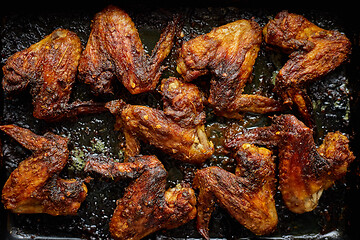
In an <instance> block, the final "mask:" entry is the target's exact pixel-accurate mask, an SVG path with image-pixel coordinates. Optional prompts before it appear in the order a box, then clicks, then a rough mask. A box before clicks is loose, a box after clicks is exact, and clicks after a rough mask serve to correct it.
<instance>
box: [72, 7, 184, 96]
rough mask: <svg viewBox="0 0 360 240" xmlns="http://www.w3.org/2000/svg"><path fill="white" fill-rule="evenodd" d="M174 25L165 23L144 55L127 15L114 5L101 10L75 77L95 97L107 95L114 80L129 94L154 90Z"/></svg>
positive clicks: (174, 31)
mask: <svg viewBox="0 0 360 240" xmlns="http://www.w3.org/2000/svg"><path fill="white" fill-rule="evenodd" d="M177 25H178V20H173V21H171V22H170V23H169V25H168V26H167V27H166V28H165V29H164V30H163V32H162V34H161V36H160V39H159V41H158V43H157V44H156V46H155V48H154V50H153V52H152V55H151V56H148V55H147V54H146V53H145V50H144V48H143V45H142V43H141V40H140V37H139V33H138V31H137V29H136V27H135V24H134V23H133V21H132V20H131V18H130V16H129V15H128V14H127V13H126V12H124V11H123V10H121V9H119V8H117V7H115V6H109V7H107V8H105V9H104V10H102V11H101V12H99V13H97V14H96V16H95V18H94V20H93V23H92V26H91V27H92V29H91V33H90V37H89V40H88V43H87V45H86V48H85V50H84V52H83V54H82V56H81V59H80V65H79V77H80V78H81V79H82V80H83V81H84V82H85V83H87V84H90V87H91V88H92V90H93V92H94V93H95V94H104V93H111V92H112V81H113V80H115V78H118V79H119V81H121V82H122V83H123V84H124V86H125V87H126V88H127V89H128V90H129V91H130V92H131V93H132V94H138V93H142V92H147V91H150V90H154V89H155V87H156V84H157V83H158V81H159V78H160V75H161V72H162V70H163V69H164V68H163V67H162V66H161V63H162V61H163V60H164V59H165V58H166V56H167V55H168V54H169V53H170V50H171V48H172V46H173V43H174V37H175V35H176V33H177Z"/></svg>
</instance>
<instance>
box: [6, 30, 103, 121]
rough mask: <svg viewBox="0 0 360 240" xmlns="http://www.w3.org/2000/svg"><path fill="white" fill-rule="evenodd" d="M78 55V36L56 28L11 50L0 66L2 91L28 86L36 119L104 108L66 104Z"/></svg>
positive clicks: (55, 118) (59, 117)
mask: <svg viewBox="0 0 360 240" xmlns="http://www.w3.org/2000/svg"><path fill="white" fill-rule="evenodd" d="M80 54H81V43H80V39H79V37H78V36H77V35H76V34H75V33H74V32H71V31H69V30H66V29H56V30H55V31H53V32H52V33H51V34H50V35H48V36H46V37H45V38H44V39H42V40H41V41H39V42H38V43H35V44H33V45H31V46H30V47H29V48H27V49H25V50H22V51H20V52H17V53H15V54H14V55H12V56H11V57H9V58H8V60H7V61H6V63H5V65H4V66H3V68H2V69H3V72H4V77H3V80H2V84H3V89H4V92H5V93H6V94H12V93H17V92H19V91H22V90H24V89H25V88H26V87H27V86H29V87H30V93H31V95H32V98H33V106H34V111H33V115H34V117H36V118H39V119H44V120H46V121H57V120H61V119H64V118H71V117H74V116H76V115H78V114H86V113H98V112H103V111H106V110H107V109H106V108H105V107H104V104H102V103H94V102H92V101H86V102H80V101H75V102H72V103H69V99H70V94H71V90H72V87H73V85H74V83H75V79H76V73H77V67H78V65H79V58H80Z"/></svg>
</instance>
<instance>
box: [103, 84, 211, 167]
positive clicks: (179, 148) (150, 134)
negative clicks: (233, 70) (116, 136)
mask: <svg viewBox="0 0 360 240" xmlns="http://www.w3.org/2000/svg"><path fill="white" fill-rule="evenodd" d="M161 91H162V94H163V99H164V111H162V110H158V109H154V108H150V107H146V106H139V105H129V104H125V103H124V102H123V101H122V100H115V101H112V102H109V103H107V104H106V107H108V108H109V110H110V112H111V113H113V114H114V115H115V116H116V118H117V126H116V127H115V129H116V130H119V129H120V128H123V130H124V133H125V138H126V151H125V152H126V155H127V156H136V155H138V154H139V153H140V144H139V140H142V141H144V142H146V143H149V144H151V145H154V146H155V147H157V148H159V149H161V150H162V151H164V152H166V153H168V154H170V155H172V156H173V157H174V158H176V159H178V160H181V161H185V162H189V163H202V162H204V161H205V160H206V159H208V158H209V157H210V156H211V155H212V153H213V152H214V146H213V144H212V142H211V141H209V140H208V138H207V136H206V133H205V127H204V122H205V113H204V110H203V103H202V96H201V93H200V91H199V89H198V88H197V87H196V86H195V85H193V84H191V83H182V82H181V81H179V80H178V79H177V78H168V79H164V80H163V81H162V84H161Z"/></svg>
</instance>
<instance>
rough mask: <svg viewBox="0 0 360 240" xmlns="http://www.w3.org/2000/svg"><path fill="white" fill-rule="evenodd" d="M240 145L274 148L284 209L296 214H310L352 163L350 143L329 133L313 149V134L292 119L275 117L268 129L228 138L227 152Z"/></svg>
mask: <svg viewBox="0 0 360 240" xmlns="http://www.w3.org/2000/svg"><path fill="white" fill-rule="evenodd" d="M243 143H254V144H260V145H265V146H269V147H270V146H277V147H278V149H279V185H280V191H281V194H282V197H283V200H284V202H285V204H286V206H287V207H288V208H289V209H290V210H291V211H293V212H295V213H304V212H309V211H312V210H313V209H314V208H315V207H316V206H317V205H318V201H319V198H320V196H321V194H322V192H323V190H325V189H327V188H329V187H331V186H332V185H333V183H334V182H335V181H336V180H338V179H340V178H342V177H343V176H344V175H345V174H346V171H347V168H348V165H349V164H350V163H351V162H352V161H353V160H354V159H355V157H354V155H353V153H352V152H351V151H350V149H349V140H348V139H347V137H345V136H344V135H342V134H341V133H340V132H330V133H328V134H327V135H326V137H325V139H324V141H323V143H322V144H321V145H320V146H319V147H318V148H316V146H315V142H314V138H313V131H312V130H311V129H310V128H308V127H307V126H305V124H304V123H302V122H301V121H299V120H298V119H297V118H296V117H294V116H293V115H281V116H278V117H274V119H273V124H272V125H271V126H269V127H259V128H255V129H251V130H248V131H246V132H244V133H240V134H235V135H232V136H229V137H228V138H227V140H226V146H227V147H228V148H235V149H236V148H238V147H239V146H241V145H242V144H243Z"/></svg>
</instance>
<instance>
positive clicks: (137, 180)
mask: <svg viewBox="0 0 360 240" xmlns="http://www.w3.org/2000/svg"><path fill="white" fill-rule="evenodd" d="M85 170H86V171H94V172H97V173H99V174H102V175H103V176H105V177H108V178H113V179H116V180H117V179H123V178H131V179H133V182H132V183H131V184H130V185H129V186H128V187H127V188H126V190H125V194H124V196H123V197H122V198H121V199H119V200H118V201H117V207H116V209H115V211H114V214H113V216H112V218H111V222H110V232H111V235H112V236H113V237H114V238H115V239H133V240H135V239H141V238H143V237H145V236H147V235H149V234H151V233H153V232H156V231H158V230H160V229H171V228H176V227H179V226H180V225H183V224H185V223H187V222H188V221H190V220H192V219H194V218H195V216H196V208H195V205H196V198H195V193H194V190H193V189H192V188H189V187H185V186H181V185H180V184H179V185H177V186H176V187H175V188H170V189H168V190H166V191H165V186H166V176H167V172H166V170H165V168H164V166H163V165H162V163H161V162H160V161H159V160H158V159H157V158H156V157H155V156H137V157H131V158H129V161H128V162H125V163H118V162H112V161H110V162H107V163H106V162H101V161H98V160H96V159H90V160H89V161H88V162H87V164H86V167H85Z"/></svg>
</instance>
